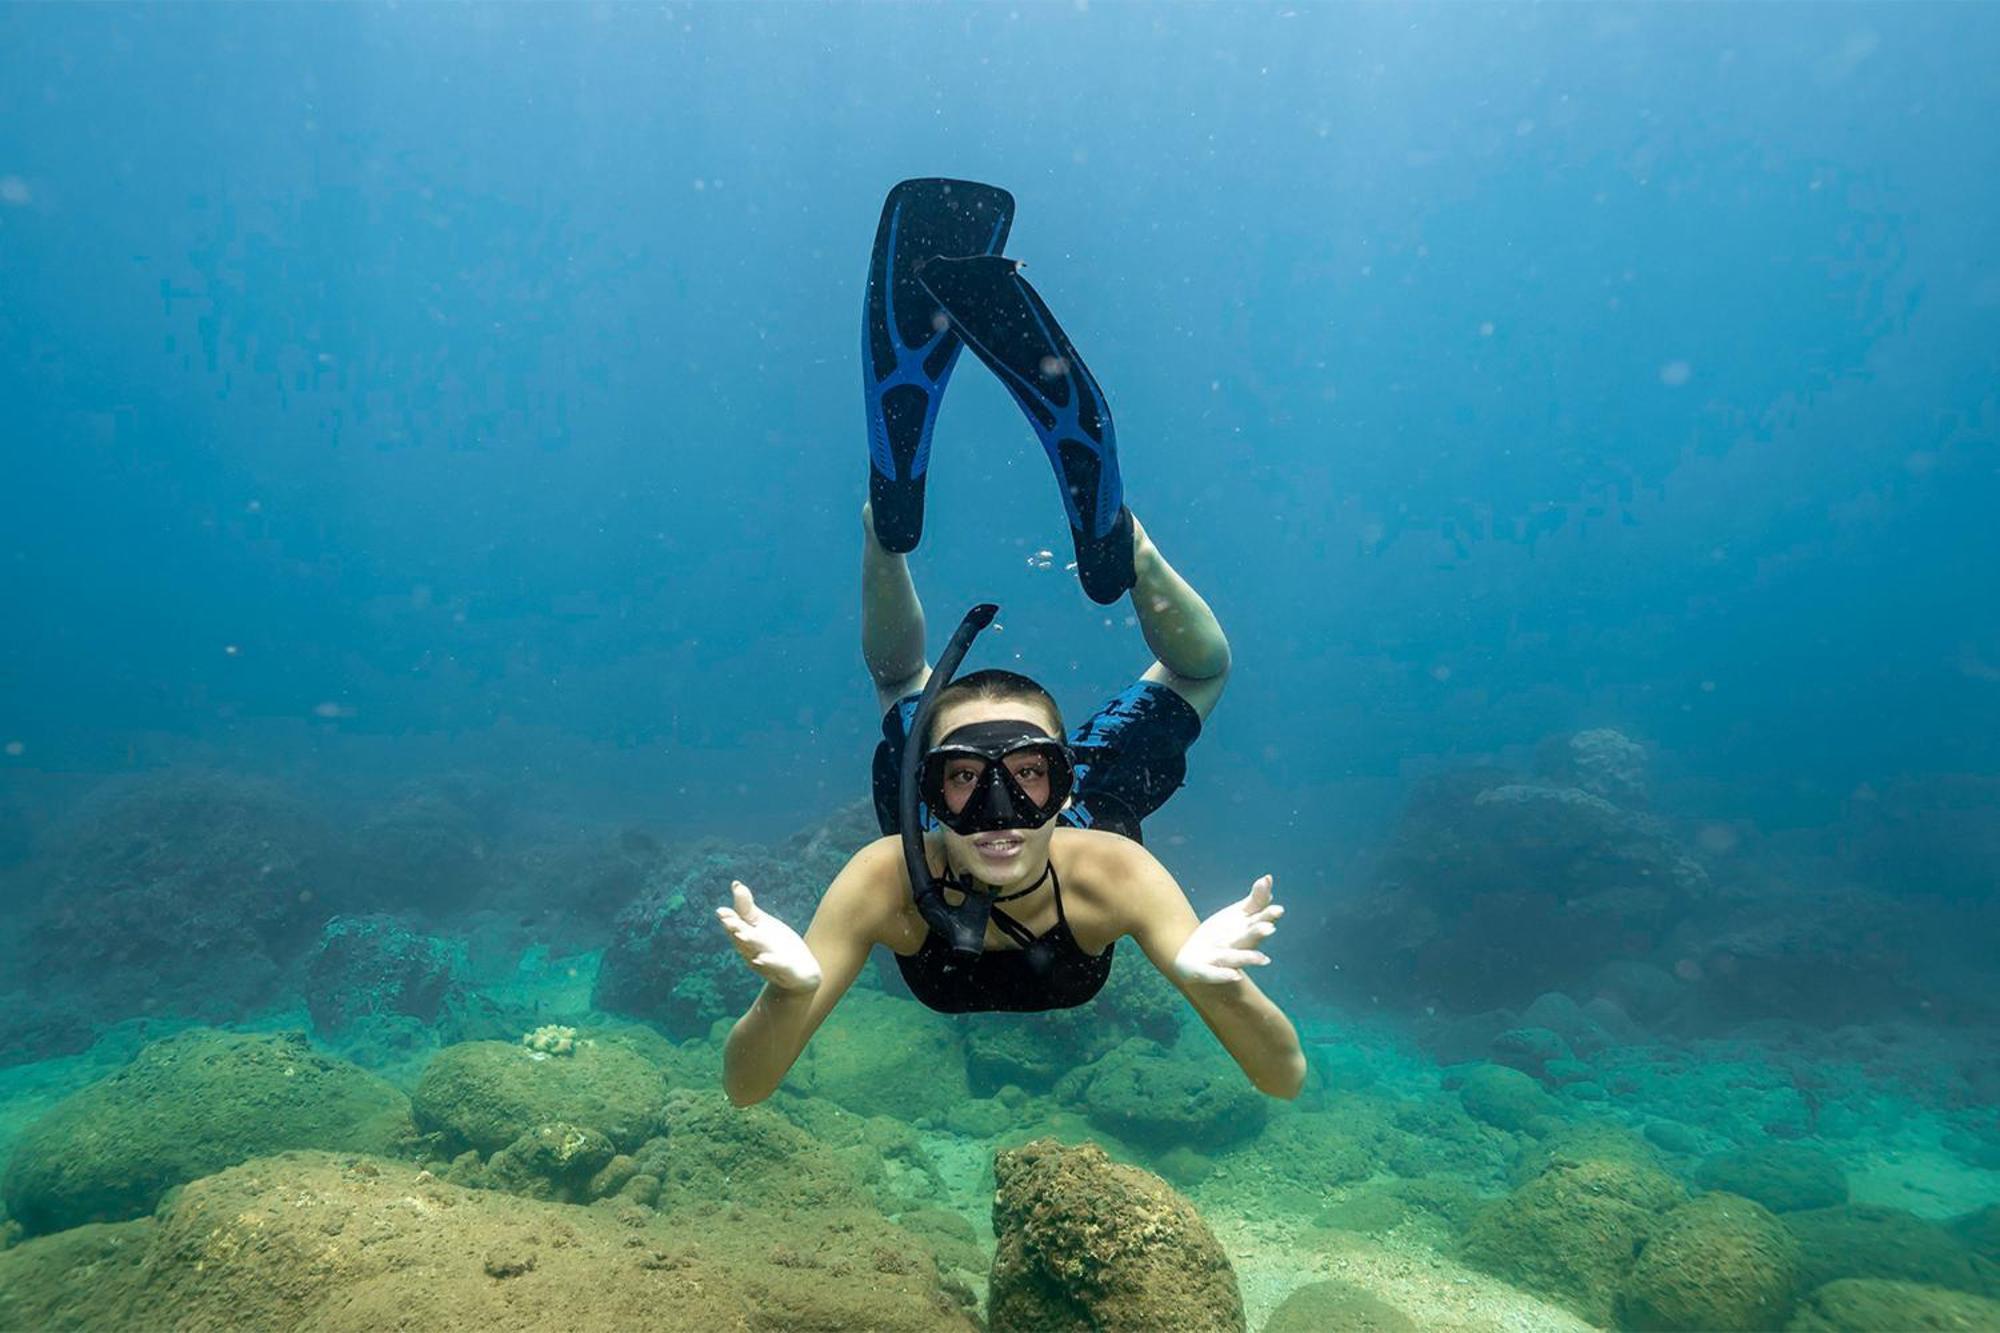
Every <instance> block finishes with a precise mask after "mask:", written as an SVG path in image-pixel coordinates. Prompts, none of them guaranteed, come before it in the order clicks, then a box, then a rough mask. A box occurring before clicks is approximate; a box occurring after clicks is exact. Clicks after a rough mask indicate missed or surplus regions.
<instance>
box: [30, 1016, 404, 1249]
mask: <svg viewBox="0 0 2000 1333" xmlns="http://www.w3.org/2000/svg"><path fill="white" fill-rule="evenodd" d="M413 1136H414V1131H413V1129H412V1127H411V1124H410V1106H409V1102H408V1100H407V1099H406V1098H405V1097H404V1096H403V1094H402V1093H400V1092H398V1091H397V1090H396V1089H395V1088H393V1087H391V1086H390V1085H389V1084H387V1083H385V1082H384V1081H383V1080H381V1079H379V1078H376V1077H375V1076H373V1075H372V1074H369V1073H367V1072H366V1071H364V1070H361V1069H357V1068H355V1067H354V1066H352V1065H350V1064H347V1063H346V1062H344V1061H341V1060H335V1059H333V1058H331V1057H329V1056H326V1055H322V1054H320V1053H319V1052H317V1051H315V1050H314V1049H313V1048H312V1047H311V1046H310V1045H309V1044H308V1043H307V1041H306V1038H305V1035H304V1034H303V1033H286V1034H279V1035H252V1034H245V1033H231V1032H218V1031H214V1030H212V1029H205V1028H204V1029H194V1030H191V1031H188V1032H183V1033H180V1034H178V1035H176V1036H174V1037H170V1038H168V1039H166V1040H164V1041H159V1042H155V1043H153V1044H151V1045H149V1046H146V1047H144V1048H143V1049H142V1050H140V1052H139V1053H138V1055H137V1056H136V1057H134V1059H133V1060H132V1063H131V1064H129V1065H127V1066H126V1067H125V1068H123V1069H121V1070H119V1071H118V1072H117V1073H115V1074H112V1075H111V1076H109V1077H108V1078H105V1079H102V1080H100V1081H99V1082H96V1083H93V1084H91V1085H90V1086H88V1087H86V1088H84V1089H83V1090H81V1091H80V1092H77V1093H75V1094H73V1095H72V1096H70V1097H68V1098H65V1099H64V1100H63V1101H62V1102H60V1103H58V1104H57V1105H56V1106H55V1107H54V1108H53V1109H51V1110H50V1111H49V1112H48V1114H46V1115H44V1116H43V1117H42V1118H41V1119H40V1120H38V1121H36V1122H35V1123H34V1124H33V1125H31V1126H30V1127H29V1128H28V1129H27V1131H26V1132H24V1133H23V1134H22V1135H21V1137H20V1139H19V1140H18V1141H17V1143H16V1145H15V1150H14V1156H13V1159H12V1161H11V1162H9V1164H8V1167H7V1172H6V1176H5V1179H4V1182H0V1192H4V1194H5V1196H6V1199H7V1207H8V1210H9V1211H10V1212H11V1213H12V1214H13V1216H14V1217H15V1218H16V1219H17V1220H18V1221H19V1222H20V1223H21V1225H22V1226H23V1228H25V1230H26V1231H27V1233H28V1234H30V1235H34V1234H39V1233H42V1232H47V1231H55V1230H59V1229H61V1228H64V1227H71V1226H76V1225H78V1224H80V1223H83V1222H97V1221H122V1220H124V1219H126V1218H130V1217H137V1216H140V1215H141V1214H144V1213H146V1212H149V1211H151V1210H152V1208H153V1206H154V1205H155V1204H156V1203H158V1202H159V1200H160V1196H161V1195H163V1194H165V1193H166V1191H167V1190H169V1189H171V1188H172V1187H174V1186H175V1185H180V1184H184V1183H185V1182H187V1181H191V1180H196V1179H199V1178H201V1177H202V1176H206V1175H210V1174H212V1173H214V1172H216V1171H220V1170H222V1169H223V1168H224V1167H228V1166H233V1165H234V1164H236V1163H238V1162H241V1161H244V1160H246V1159H248V1158H251V1157H256V1156H259V1155H262V1154H265V1153H271V1152H277V1151H281V1150H283V1149H287V1148H306V1147H311V1148H339V1149H350V1150H354V1151H359V1152H377V1153H395V1152H404V1151H409V1150H410V1148H411V1147H412V1146H413V1145H412V1139H413Z"/></svg>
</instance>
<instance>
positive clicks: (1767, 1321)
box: [1618, 1194, 1799, 1333]
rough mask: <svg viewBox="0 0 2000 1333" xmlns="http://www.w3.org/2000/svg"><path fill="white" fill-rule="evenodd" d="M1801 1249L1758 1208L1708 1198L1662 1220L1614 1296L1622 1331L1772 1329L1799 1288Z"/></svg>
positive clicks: (1745, 1332)
mask: <svg viewBox="0 0 2000 1333" xmlns="http://www.w3.org/2000/svg"><path fill="white" fill-rule="evenodd" d="M1798 1280H1799V1247H1798V1243H1797V1242H1796V1241H1795V1240H1793V1239H1792V1237H1791V1235H1790V1233H1788V1232H1787V1231H1786V1230H1785V1228H1784V1224H1783V1223H1781V1222H1779V1221H1778V1219H1777V1217H1776V1216H1775V1215H1774V1214H1773V1213H1772V1212H1771V1211H1770V1210H1769V1209H1767V1208H1765V1207H1764V1206H1763V1205H1761V1204H1758V1203H1754V1202H1752V1201H1751V1200H1749V1199H1744V1198H1738V1197H1737V1196H1735V1195H1731V1194H1706V1195H1703V1196H1702V1197H1701V1198H1699V1199H1695V1200H1693V1201H1692V1202H1689V1203H1684V1204H1682V1205H1681V1206H1680V1207H1678V1208H1675V1209H1673V1210H1672V1211H1671V1212H1669V1213H1667V1215H1666V1216H1665V1217H1664V1218H1662V1219H1661V1220H1660V1224H1659V1226H1658V1227H1657V1228H1656V1229H1655V1230H1654V1231H1653V1233H1652V1235H1651V1236H1649V1237H1648V1238H1647V1240H1646V1244H1645V1248H1644V1249H1642V1250H1641V1251H1640V1252H1639V1257H1638V1259H1637V1260H1636V1261H1635V1262H1634V1263H1633V1265H1632V1271H1631V1273H1630V1274H1628V1275H1627V1277H1626V1279H1625V1283H1624V1287H1623V1290H1622V1291H1621V1292H1620V1294H1619V1299H1618V1313H1619V1318H1620V1323H1621V1325H1622V1326H1623V1327H1626V1328H1630V1329H1638V1330H1667V1331H1669V1333H1681V1331H1682V1330H1687V1331H1688V1333H1710V1331H1712V1333H1759V1331H1760V1330H1764V1329H1772V1328H1776V1327H1778V1325H1779V1324H1780V1323H1782V1322H1783V1321H1784V1318H1785V1316H1786V1315H1787V1314H1788V1313H1790V1311H1791V1307H1792V1300H1793V1297H1794V1295H1795V1293H1796V1291H1797V1288H1798Z"/></svg>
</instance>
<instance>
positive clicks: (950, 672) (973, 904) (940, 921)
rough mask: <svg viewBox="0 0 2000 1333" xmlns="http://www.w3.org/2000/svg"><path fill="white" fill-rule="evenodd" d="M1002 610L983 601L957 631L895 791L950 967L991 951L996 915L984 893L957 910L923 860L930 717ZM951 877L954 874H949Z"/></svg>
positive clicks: (909, 851)
mask: <svg viewBox="0 0 2000 1333" xmlns="http://www.w3.org/2000/svg"><path fill="white" fill-rule="evenodd" d="M999 614H1000V608H999V607H998V606H996V605H995V604H993V603H992V602H981V603H980V604H979V605H977V606H975V607H973V608H972V609H971V610H970V611H967V612H966V613H965V619H963V620H961V621H959V622H958V628H957V629H955V630H953V631H952V635H951V642H949V643H947V644H946V645H945V648H944V653H943V655H942V656H940V657H939V658H938V664H937V666H936V668H935V669H934V670H932V672H931V678H930V680H929V681H928V682H926V683H925V685H924V692H923V694H922V696H921V697H919V698H918V700H917V713H916V717H915V718H913V719H912V720H911V722H910V731H909V734H908V735H906V736H905V737H904V738H903V771H902V775H901V782H900V785H899V786H898V789H897V792H896V817H897V822H898V823H899V824H900V826H901V831H902V837H903V862H904V864H905V865H907V866H908V867H909V871H910V892H911V894H912V895H913V896H914V897H915V899H916V903H917V911H918V912H919V913H921V914H922V916H923V918H924V922H925V923H926V924H927V925H929V926H930V928H931V929H932V930H934V931H936V932H937V933H938V935H939V937H940V938H942V939H943V940H944V941H945V942H946V943H947V944H949V945H950V946H951V965H968V966H969V965H970V964H972V963H974V962H977V961H978V959H979V955H980V954H982V953H984V952H985V951H986V923H987V921H988V920H989V919H991V917H992V915H993V903H992V900H991V899H990V898H988V897H987V896H986V895H985V894H983V893H978V892H971V893H967V894H966V895H965V901H963V902H961V903H959V904H958V906H956V907H954V906H952V905H951V904H950V903H948V902H946V901H945V900H944V888H943V886H942V885H940V884H939V883H938V881H937V879H936V877H935V876H933V875H932V874H931V867H930V862H929V861H928V860H927V859H926V858H925V856H924V831H923V827H922V826H921V825H920V824H919V823H918V822H917V804H918V795H917V787H918V779H919V777H920V774H921V770H922V769H923V766H924V752H925V749H926V745H925V742H926V740H927V739H928V738H929V736H930V726H931V718H932V716H933V715H934V714H935V713H936V712H937V698H938V695H939V693H940V692H942V691H943V689H944V687H945V686H947V685H949V684H950V683H951V679H952V677H953V676H955V675H957V674H958V668H959V665H960V664H961V663H962V662H964V661H965V654H966V652H967V650H969V649H970V648H971V647H972V641H973V640H974V639H976V638H978V637H979V632H980V631H981V630H983V629H985V628H986V627H987V626H988V625H991V624H992V623H993V618H994V617H995V616H997V615H999ZM947 873H949V872H947Z"/></svg>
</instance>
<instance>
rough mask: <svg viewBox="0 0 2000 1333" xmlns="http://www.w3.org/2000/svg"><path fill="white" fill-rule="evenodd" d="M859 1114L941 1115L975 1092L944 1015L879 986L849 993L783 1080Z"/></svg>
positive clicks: (954, 1032) (907, 1117) (909, 1117)
mask: <svg viewBox="0 0 2000 1333" xmlns="http://www.w3.org/2000/svg"><path fill="white" fill-rule="evenodd" d="M786 1083H787V1085H788V1086H790V1087H792V1088H793V1089H794V1090H796V1091H799V1092H804V1093H807V1094H809V1095H811V1096H815V1097H824V1098H826V1099H827V1100H828V1101H830V1102H834V1103H836V1104H838V1105H840V1106H843V1107H845V1108H846V1109H848V1110H849V1111H852V1112H854V1113H855V1114H857V1115H890V1116H895V1117H897V1118H898V1119H902V1120H907V1121H915V1120H919V1119H922V1118H925V1117H942V1116H943V1115H944V1114H945V1113H946V1112H947V1111H949V1110H951V1109H952V1108H953V1107H955V1106H957V1105H959V1104H960V1103H962V1102H964V1101H965V1100H966V1099H967V1098H969V1097H970V1096H971V1095H972V1094H971V1091H970V1089H969V1088H968V1086H967V1084H966V1077H965V1049H964V1047H963V1045H962V1044H961V1042H960V1040H959V1029H958V1028H957V1026H956V1025H954V1024H953V1023H952V1021H951V1020H950V1019H949V1018H946V1017H945V1016H944V1015H943V1014H938V1013H933V1012H932V1011H931V1010H929V1009H926V1008H924V1007H923V1006H922V1005H919V1004H917V1003H916V1002H915V1001H912V1000H897V999H892V998H891V997H889V996H887V995H884V994H882V993H881V992H880V991H865V990H856V991H850V992H848V994H847V996H846V997H845V998H844V999H843V1000H842V1001H841V1002H840V1004H839V1006H838V1007H837V1008H835V1009H834V1011H833V1012H832V1013H831V1014H828V1015H827V1018H826V1022H825V1023H824V1024H822V1025H821V1027H820V1030H819V1031H818V1032H817V1033H815V1034H814V1035H813V1039H812V1042H811V1043H810V1044H809V1045H808V1046H807V1047H806V1049H805V1051H804V1052H803V1053H802V1054H801V1055H800V1056H799V1061H798V1063H797V1064H796V1065H794V1066H793V1067H792V1071H791V1073H790V1074H789V1075H788V1076H787V1078H786Z"/></svg>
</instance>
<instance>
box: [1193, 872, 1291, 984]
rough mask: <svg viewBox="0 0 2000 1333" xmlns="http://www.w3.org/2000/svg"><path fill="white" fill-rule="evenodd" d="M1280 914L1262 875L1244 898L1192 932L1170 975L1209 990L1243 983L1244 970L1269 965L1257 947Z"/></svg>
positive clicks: (1273, 928) (1281, 912)
mask: <svg viewBox="0 0 2000 1333" xmlns="http://www.w3.org/2000/svg"><path fill="white" fill-rule="evenodd" d="M1284 914H1285V909H1284V908H1282V907H1280V906H1278V905H1277V904H1276V903H1274V902H1272V901H1271V877H1270V876H1269V875H1266V876H1264V877H1263V878H1262V879H1260V880H1258V881H1257V882H1256V883H1255V884H1252V885H1251V886H1250V894H1249V896H1248V897H1246V898H1243V899H1240V900H1238V901H1236V902H1233V903H1231V904H1229V906H1227V907H1225V908H1223V909H1222V910H1221V911H1220V912H1217V913H1216V914H1215V915H1214V916H1211V917H1210V918H1208V920H1206V921H1204V922H1202V923H1201V924H1200V925H1199V926H1196V927H1195V928H1194V934H1192V935H1190V936H1188V940H1187V943H1186V944H1183V945H1182V946H1181V950H1180V952H1179V953H1177V954H1175V955H1174V975H1175V976H1177V977H1179V978H1180V979H1181V980H1182V981H1186V982H1193V983H1202V984H1206V985H1211V986H1220V985H1224V984H1227V983H1228V982H1232V981H1241V980H1243V969H1244V968H1246V967H1263V966H1265V965H1266V964H1267V963H1269V962H1270V961H1271V960H1270V958H1268V957H1267V956H1265V954H1264V953H1263V951H1262V950H1260V949H1258V948H1257V945H1259V944H1260V943H1262V942H1263V941H1265V940H1267V939H1269V938H1271V935H1272V933H1273V932H1274V931H1276V930H1277V929H1278V925H1277V922H1278V918H1279V917H1281V916H1283V915H1284Z"/></svg>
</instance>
